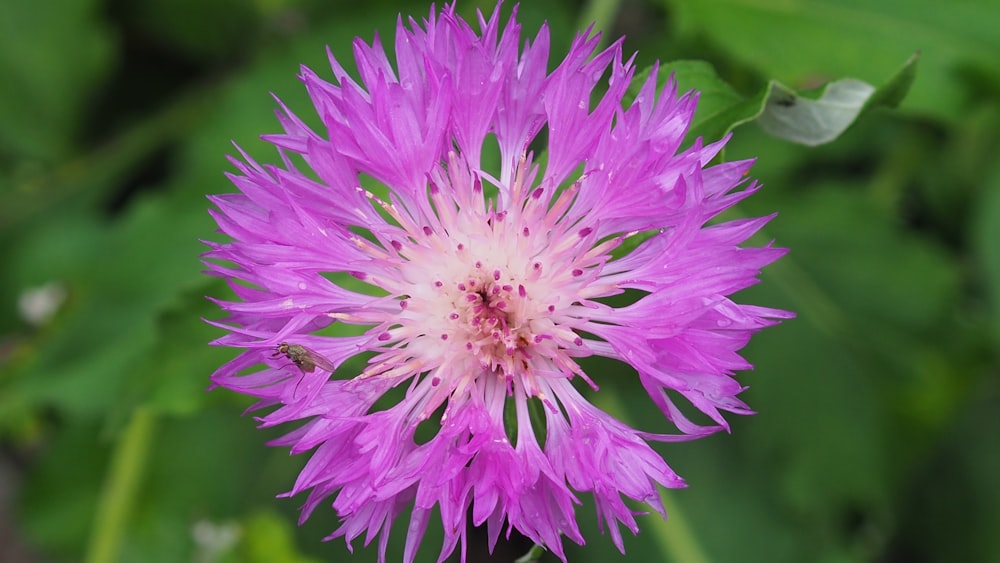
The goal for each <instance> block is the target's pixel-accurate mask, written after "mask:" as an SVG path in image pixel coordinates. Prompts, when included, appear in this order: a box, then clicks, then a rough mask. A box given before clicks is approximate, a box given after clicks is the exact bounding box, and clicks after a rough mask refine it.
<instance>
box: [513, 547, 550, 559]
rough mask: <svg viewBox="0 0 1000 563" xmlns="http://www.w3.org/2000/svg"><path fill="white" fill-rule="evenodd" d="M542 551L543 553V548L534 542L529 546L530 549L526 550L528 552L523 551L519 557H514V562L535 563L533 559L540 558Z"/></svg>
mask: <svg viewBox="0 0 1000 563" xmlns="http://www.w3.org/2000/svg"><path fill="white" fill-rule="evenodd" d="M542 553H545V548H544V547H542V546H540V545H538V544H535V545H533V546H531V549H529V550H528V553H525V554H524V555H522V556H521V557H518V558H517V559H515V560H514V563H535V561H538V560H539V559H541V557H542Z"/></svg>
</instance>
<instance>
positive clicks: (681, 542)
mask: <svg viewBox="0 0 1000 563" xmlns="http://www.w3.org/2000/svg"><path fill="white" fill-rule="evenodd" d="M592 401H593V403H594V405H595V406H597V407H599V408H600V409H601V410H603V411H604V412H606V413H608V414H610V415H612V416H614V417H615V418H617V419H618V420H620V421H622V422H624V423H625V424H629V421H628V416H627V413H628V411H627V410H626V409H625V408H623V406H622V402H621V400H620V398H619V397H618V394H617V393H616V391H615V389H614V387H613V386H610V385H608V386H604V387H603V388H602V389H601V391H600V392H599V393H595V394H594V396H593V397H592ZM660 499H661V500H662V502H663V508H664V510H665V511H666V513H667V519H663V518H660V517H659V515H658V514H656V513H653V514H651V515H649V516H648V517H647V521H648V522H649V524H647V525H648V526H650V527H652V535H653V537H654V538H656V543H657V544H658V545H659V547H660V553H661V554H662V555H663V557H661V558H660V560H661V561H672V562H673V563H711V559H710V558H709V557H708V556H707V555H706V554H705V550H704V549H702V547H701V544H700V543H699V542H698V538H697V536H695V534H694V530H692V529H691V525H690V524H688V521H687V518H685V517H684V511H683V510H681V508H680V506H678V504H677V503H676V502H675V501H674V498H673V493H671V492H670V491H669V490H667V489H663V488H661V489H660Z"/></svg>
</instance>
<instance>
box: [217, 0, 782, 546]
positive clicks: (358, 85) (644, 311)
mask: <svg viewBox="0 0 1000 563" xmlns="http://www.w3.org/2000/svg"><path fill="white" fill-rule="evenodd" d="M498 12H499V11H496V12H494V13H493V15H492V16H491V17H490V18H489V19H488V20H486V19H485V18H484V17H483V16H482V15H480V18H479V22H478V27H479V31H478V32H477V31H476V30H474V29H473V28H472V27H471V26H470V25H469V24H468V23H466V22H465V21H463V20H462V19H461V18H459V17H458V16H457V15H456V14H455V12H454V6H448V7H446V8H445V9H444V10H442V11H441V12H440V13H439V14H438V13H435V12H434V11H433V10H432V12H431V13H430V15H429V16H428V18H427V19H426V20H425V21H423V22H422V24H421V23H418V22H416V21H414V20H412V19H411V20H409V22H408V25H404V23H403V22H402V21H400V22H399V23H398V24H397V29H396V38H395V43H394V47H395V53H394V55H395V56H394V58H395V61H396V63H395V64H392V63H390V62H389V57H387V55H386V53H385V52H384V50H383V47H382V45H381V43H380V41H379V40H378V39H377V38H376V40H375V42H374V43H373V44H372V45H367V44H365V43H363V42H362V41H361V40H357V41H355V43H354V58H355V61H356V64H357V74H358V76H359V77H360V80H358V81H356V80H355V79H353V78H352V77H351V76H350V75H349V74H348V72H347V71H346V70H345V69H344V67H343V66H341V63H340V62H339V61H337V60H336V59H335V58H334V57H333V56H332V55H331V56H330V65H331V66H332V68H333V77H334V82H333V83H330V82H327V81H324V80H323V79H321V78H320V77H319V76H318V75H316V74H315V73H313V71H311V70H309V69H305V68H304V69H303V70H302V75H301V79H302V81H303V82H304V83H305V86H306V88H307V90H308V92H309V94H310V96H311V97H312V101H313V104H314V105H315V107H316V111H317V112H318V114H319V118H320V120H321V121H322V124H323V129H322V130H321V131H320V132H317V131H314V130H313V129H311V128H310V127H308V126H307V125H306V124H305V123H304V122H303V121H301V120H300V119H299V118H298V117H296V116H295V115H294V114H293V113H292V112H291V111H290V110H288V109H287V108H286V107H284V106H283V105H282V106H281V111H280V112H279V119H280V121H281V125H282V126H283V128H284V132H283V133H280V134H276V135H268V136H265V137H264V138H265V139H266V140H267V141H269V142H270V143H273V144H274V145H275V146H277V147H278V149H279V152H280V153H281V156H282V163H281V165H278V166H274V165H261V164H258V163H257V162H255V161H254V160H252V159H250V158H249V157H248V156H247V155H246V154H243V153H242V152H241V154H242V157H243V158H242V160H237V159H233V163H234V165H235V167H236V168H237V170H238V172H237V173H236V174H233V175H231V176H230V179H231V180H232V182H233V183H234V184H235V186H236V187H237V188H238V189H239V191H240V193H237V194H228V195H222V196H214V197H212V198H211V200H212V202H213V203H214V204H215V206H216V207H217V210H213V211H212V216H213V217H214V218H215V220H216V221H217V223H218V225H219V227H220V229H221V230H222V232H223V233H225V234H226V235H228V237H229V238H230V239H231V241H230V242H227V243H224V244H214V243H209V245H210V247H211V250H210V251H209V252H207V253H206V255H205V256H206V257H207V258H209V261H208V267H209V268H210V270H211V273H212V274H213V275H216V276H220V277H224V278H227V279H228V280H230V282H231V284H230V285H231V286H232V289H233V291H234V292H235V294H236V296H237V297H238V300H237V301H233V302H227V301H220V302H219V304H220V306H221V307H222V308H223V309H224V310H225V311H226V312H227V313H228V317H227V319H226V322H225V323H219V326H221V327H223V328H225V329H226V330H228V331H229V333H228V334H227V335H226V336H224V337H222V338H220V339H218V340H217V341H216V342H215V344H217V345H222V346H233V347H238V348H243V349H244V351H243V352H242V353H241V354H240V355H239V356H238V357H236V358H235V359H234V360H233V361H231V362H229V363H228V364H226V365H224V366H222V367H221V368H220V369H219V370H218V371H217V372H216V373H215V374H214V375H213V376H212V381H213V384H214V385H216V386H221V387H225V388H228V389H232V390H234V391H237V392H239V393H244V394H247V395H251V396H254V397H257V398H258V399H259V401H258V402H257V404H256V405H255V408H270V409H269V410H268V411H266V412H267V414H265V415H263V416H261V417H260V418H259V419H258V420H259V421H260V423H261V425H262V426H273V425H277V424H281V423H285V422H291V421H303V424H302V426H301V427H299V428H298V429H296V430H294V431H293V432H291V433H290V434H288V435H287V436H285V437H283V438H281V439H279V440H276V441H275V442H274V445H281V446H289V447H290V448H291V451H292V452H293V453H301V452H307V451H310V450H312V451H313V453H312V457H311V458H310V459H309V461H308V463H307V464H306V466H305V468H304V469H303V470H302V473H301V474H300V475H299V478H298V480H297V481H296V483H295V485H294V487H293V488H292V490H291V491H290V492H289V493H287V494H288V495H295V494H298V493H300V492H303V491H308V498H307V499H306V501H305V505H304V507H303V509H302V517H301V519H302V520H305V519H306V518H308V517H309V515H310V514H311V513H312V512H313V510H314V509H315V508H316V507H317V506H318V505H319V504H320V503H323V502H324V501H327V502H331V503H332V506H333V509H334V510H335V511H336V513H337V515H338V516H339V517H340V521H341V525H340V527H339V528H337V529H336V530H335V531H334V532H333V533H332V534H331V536H330V538H336V537H344V538H345V539H346V541H347V542H348V545H350V542H351V541H352V540H354V539H355V538H357V537H358V536H361V535H364V542H365V543H366V544H367V543H368V542H370V541H372V540H373V539H375V538H376V537H378V538H379V542H378V543H379V552H380V557H381V558H382V559H383V560H384V558H385V550H386V545H387V541H388V535H389V530H390V527H391V525H392V523H393V521H394V520H395V519H396V518H397V517H398V516H400V515H401V514H404V518H407V517H408V524H407V538H406V548H405V549H406V551H405V555H404V559H405V560H406V561H412V560H413V558H414V556H415V553H416V549H417V547H418V545H419V544H420V541H421V538H422V537H423V535H424V531H425V530H426V527H427V526H428V524H429V521H430V520H431V517H432V514H435V509H436V510H437V513H436V514H437V515H439V517H440V520H441V524H442V525H443V527H444V537H445V541H444V545H443V546H442V550H441V558H442V559H443V558H445V557H447V556H448V555H449V554H450V553H452V551H453V550H454V549H455V547H456V545H458V543H459V542H462V553H463V557H464V553H465V540H466V531H467V528H468V524H469V523H470V522H471V523H472V524H473V525H475V526H479V525H482V524H486V525H487V527H488V533H489V539H490V546H491V548H492V546H493V545H494V544H495V542H496V541H497V538H498V536H499V534H500V533H501V531H502V530H503V529H504V528H505V527H506V529H507V533H508V534H509V533H510V530H511V529H516V530H517V531H519V532H520V533H522V534H524V535H525V536H527V537H528V538H530V539H531V540H533V541H535V542H536V543H538V544H540V545H543V546H544V547H546V548H548V549H549V550H551V551H553V552H554V553H556V554H557V555H558V556H559V557H561V558H563V559H565V555H564V553H563V548H562V544H561V542H562V537H563V536H565V537H567V538H569V539H571V540H572V541H574V542H577V543H580V544H582V543H583V542H584V538H583V537H582V535H581V533H580V531H579V529H578V528H577V525H576V515H575V512H574V505H576V504H577V503H578V500H577V495H578V494H581V493H588V494H591V495H593V497H594V500H595V502H596V507H597V511H598V514H597V516H598V519H599V520H600V521H601V522H602V525H603V524H604V523H606V524H607V528H608V530H609V531H610V533H611V536H612V539H613V541H614V543H615V545H616V546H617V547H618V548H619V549H620V550H622V549H623V545H622V537H621V531H620V528H619V525H624V526H625V527H626V528H628V529H629V530H630V531H631V532H632V533H636V532H637V531H638V526H637V524H636V521H635V518H634V515H635V514H636V513H635V512H634V511H633V509H631V508H630V507H629V506H628V505H627V504H626V503H625V501H624V498H629V499H633V500H636V501H640V502H643V503H646V504H648V505H649V506H650V507H652V509H654V510H656V511H658V512H660V513H663V512H664V510H663V506H662V505H661V504H660V501H659V494H658V490H657V485H660V486H663V487H682V486H684V482H683V480H682V479H681V478H680V477H678V476H677V475H676V474H675V473H674V472H673V471H672V470H671V469H670V468H669V467H668V466H667V465H666V463H664V461H663V459H662V458H661V457H660V456H659V455H658V454H657V453H656V452H654V450H653V449H651V448H650V446H649V445H648V444H647V441H649V440H660V441H675V440H683V439H690V438H694V437H699V436H704V435H706V434H709V433H711V432H715V431H717V430H719V429H721V428H726V427H727V425H726V420H725V419H724V418H723V412H731V413H738V414H748V413H750V410H749V409H748V407H747V406H746V405H745V404H744V403H743V402H742V401H741V400H739V399H738V398H737V395H738V394H739V393H740V392H741V391H742V390H743V389H744V387H743V385H742V384H740V383H739V382H737V381H736V380H735V379H734V378H733V374H734V372H736V371H737V370H743V369H749V368H751V367H752V366H751V365H750V364H749V363H748V362H747V361H746V360H744V359H743V358H742V357H741V356H740V355H739V354H738V353H737V352H738V350H740V349H741V348H742V347H743V346H744V345H745V344H746V343H747V341H748V340H749V338H750V336H751V334H752V333H754V332H756V331H757V330H759V329H761V328H763V327H766V326H769V325H772V324H775V323H776V322H777V319H783V318H789V317H791V316H792V315H791V314H790V313H787V312H785V311H780V310H775V309H768V308H762V307H755V306H749V305H739V304H736V303H734V302H733V301H731V300H730V299H729V298H728V296H729V295H731V294H732V293H734V292H736V291H739V290H740V289H743V288H745V287H747V286H750V285H752V284H754V283H755V282H756V281H757V280H756V275H757V274H758V272H759V270H760V268H761V267H763V266H765V265H767V264H769V263H771V262H773V261H774V260H776V259H777V258H779V257H780V256H782V255H783V254H784V253H785V250H783V249H778V248H773V247H771V246H770V245H768V246H765V247H761V248H747V247H741V246H740V245H741V244H742V243H743V242H744V241H746V240H747V238H748V237H750V236H751V235H753V234H754V233H755V232H756V231H757V230H759V229H760V228H761V226H762V225H764V224H765V223H766V222H767V221H768V220H769V219H770V217H762V218H753V219H743V220H737V221H730V222H724V223H719V224H714V225H711V226H706V223H707V222H708V221H709V220H710V219H712V218H713V217H715V216H716V215H718V214H719V213H720V212H721V211H723V210H725V209H727V208H729V207H731V206H732V205H733V204H735V203H736V202H738V201H740V200H742V199H743V198H745V197H747V196H749V195H750V194H752V193H753V192H755V191H756V190H757V189H758V185H757V184H756V183H754V182H748V181H747V180H746V176H747V173H748V170H749V168H750V165H751V162H750V161H743V162H731V163H727V164H719V165H715V166H707V163H708V162H709V161H711V160H712V159H713V158H714V157H715V156H716V155H717V154H718V153H719V151H720V150H721V149H722V147H723V144H724V142H725V141H720V142H717V143H713V144H709V145H707V146H703V145H702V144H701V143H700V142H699V143H697V144H695V145H694V146H693V147H691V148H688V149H686V150H680V145H681V141H682V139H683V138H684V135H685V133H686V131H687V128H688V126H689V124H690V122H691V118H692V115H693V113H694V110H695V104H696V97H695V96H694V95H691V94H685V95H683V96H680V97H678V96H677V93H676V85H675V84H674V83H673V81H669V82H668V83H667V85H666V86H665V87H664V88H663V89H662V90H661V91H658V88H657V86H656V72H655V69H654V72H652V74H651V75H650V76H649V78H648V79H647V80H646V81H645V82H644V83H643V85H642V87H641V90H640V91H639V93H638V96H636V98H635V100H634V102H631V103H628V104H623V97H624V95H625V93H626V89H627V88H628V86H629V83H630V82H631V80H632V77H633V73H634V67H633V66H632V61H631V59H630V60H628V61H623V60H622V51H621V43H620V42H616V43H615V44H614V45H612V46H611V47H609V48H607V49H605V50H603V51H600V52H596V51H597V46H598V38H597V37H596V36H592V35H591V33H590V30H588V31H587V32H586V33H584V34H582V35H579V36H578V37H577V38H576V40H575V41H574V42H573V44H572V46H571V47H570V50H569V53H568V54H567V55H566V57H565V58H564V59H563V60H562V61H561V62H560V63H559V64H558V65H557V66H556V67H555V69H554V70H553V71H552V72H547V70H546V64H547V61H548V56H549V36H548V30H547V28H545V27H544V26H543V27H542V29H541V30H540V31H539V32H538V34H537V35H536V36H535V38H534V39H533V40H530V41H526V42H524V44H523V47H522V48H521V49H520V51H519V46H520V45H521V39H520V27H519V25H518V24H517V22H516V21H515V19H514V17H513V16H512V17H511V19H510V20H509V21H508V22H507V23H506V24H505V25H501V22H500V16H499V13H498ZM599 86H600V87H599ZM616 296H617V297H616ZM359 356H360V357H361V358H364V359H365V360H366V361H367V363H366V364H364V363H361V362H358V363H356V364H351V365H358V366H363V367H361V368H359V370H349V369H347V368H346V367H345V368H342V367H341V366H342V365H343V364H344V362H345V361H346V360H348V359H350V358H353V357H359ZM588 356H604V357H606V358H611V359H614V360H618V361H619V362H622V363H623V364H626V365H627V366H628V367H629V368H631V369H630V370H622V373H625V372H628V373H631V372H632V371H634V372H635V373H637V374H638V378H639V381H640V382H641V383H642V385H643V386H644V387H645V389H646V390H647V391H648V393H649V396H650V398H651V399H652V401H653V403H655V404H656V405H657V406H658V407H659V408H660V409H661V410H662V411H663V414H664V415H665V416H666V418H667V419H668V420H670V421H671V422H672V423H673V424H674V425H676V427H677V428H678V429H679V430H680V431H681V432H682V434H679V435H664V434H651V433H646V432H640V431H637V430H635V429H633V428H630V427H629V426H627V425H626V424H623V423H622V422H619V421H618V420H615V419H614V418H612V417H611V416H609V415H608V414H606V413H604V412H602V411H600V410H599V409H597V408H595V407H594V406H593V405H591V404H590V403H589V402H588V401H587V399H586V398H585V397H584V395H583V394H582V393H581V390H580V387H584V388H586V387H587V386H589V387H591V388H593V390H594V391H596V390H597V386H596V385H594V383H593V382H592V380H591V378H590V377H588V375H587V373H585V372H584V371H583V369H582V368H581V367H580V364H579V363H578V360H579V358H584V357H588ZM261 363H263V364H264V365H265V367H264V369H262V370H260V369H258V370H257V371H254V368H255V367H256V366H259V364H261ZM331 372H334V373H331ZM331 375H332V377H331ZM574 380H575V381H574ZM667 391H671V392H674V397H675V398H676V397H677V396H683V397H684V398H685V399H687V401H690V402H691V403H692V404H693V405H694V406H695V407H697V409H698V410H700V411H701V412H703V413H705V414H706V415H707V418H710V419H711V420H712V421H714V423H713V424H711V425H709V426H699V425H697V424H695V423H694V422H692V421H690V420H688V419H687V418H686V417H685V416H684V415H683V414H681V411H680V410H679V409H678V408H677V407H676V406H675V404H674V402H673V400H674V399H672V398H671V396H669V395H668V394H667ZM437 517H438V516H435V518H434V519H435V520H436V519H437Z"/></svg>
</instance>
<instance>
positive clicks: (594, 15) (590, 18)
mask: <svg viewBox="0 0 1000 563" xmlns="http://www.w3.org/2000/svg"><path fill="white" fill-rule="evenodd" d="M620 4H621V0H590V1H589V2H587V5H586V6H584V8H583V11H581V12H580V19H579V20H578V21H577V29H586V28H587V26H589V25H590V24H594V29H596V30H597V31H601V32H603V33H604V35H603V36H602V38H601V44H606V43H607V38H608V37H610V33H611V27H612V26H613V25H614V24H615V17H616V16H617V15H618V7H619V5H620Z"/></svg>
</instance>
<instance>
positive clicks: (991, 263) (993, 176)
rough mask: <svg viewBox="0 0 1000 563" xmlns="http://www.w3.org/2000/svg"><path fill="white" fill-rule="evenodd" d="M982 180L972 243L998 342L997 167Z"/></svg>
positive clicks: (999, 235)
mask: <svg viewBox="0 0 1000 563" xmlns="http://www.w3.org/2000/svg"><path fill="white" fill-rule="evenodd" d="M986 178H987V179H986V181H985V182H984V184H985V185H984V187H983V188H982V190H981V192H980V194H979V196H978V205H976V206H975V208H976V212H975V218H974V231H973V236H974V239H973V244H974V245H975V250H976V253H977V255H978V256H977V258H978V265H979V266H980V268H981V275H982V281H983V289H984V290H985V294H986V297H987V298H988V299H989V301H990V306H991V313H992V315H991V317H992V320H993V336H994V338H995V339H996V340H997V341H998V342H1000V166H994V169H993V171H992V173H990V174H988V175H987V176H986Z"/></svg>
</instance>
